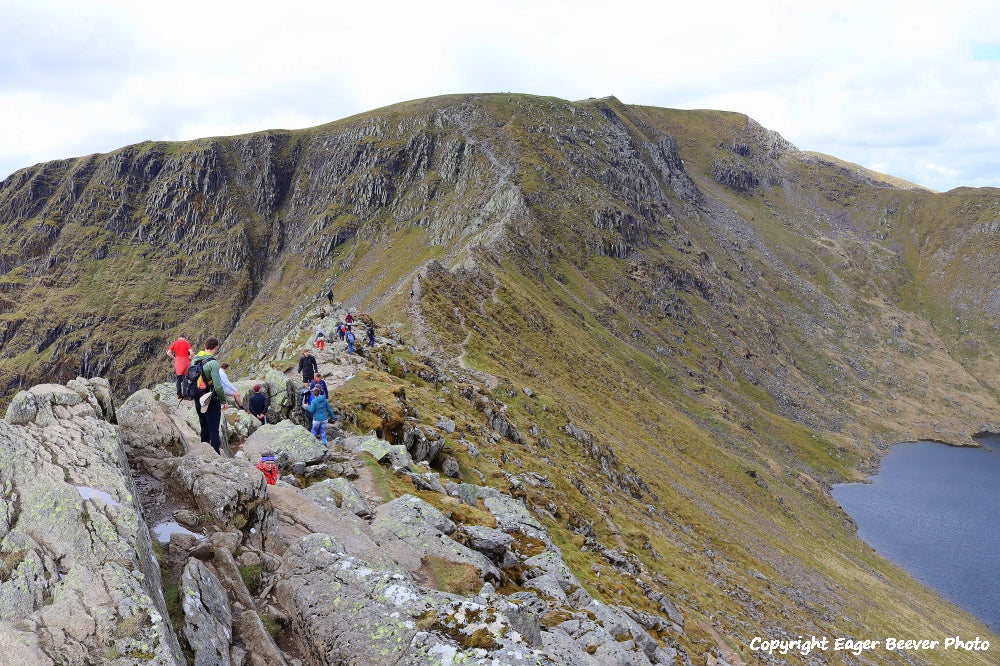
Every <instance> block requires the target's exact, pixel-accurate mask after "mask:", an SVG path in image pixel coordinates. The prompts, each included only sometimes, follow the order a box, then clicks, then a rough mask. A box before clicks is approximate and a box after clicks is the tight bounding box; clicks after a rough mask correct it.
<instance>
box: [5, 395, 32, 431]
mask: <svg viewBox="0 0 1000 666" xmlns="http://www.w3.org/2000/svg"><path fill="white" fill-rule="evenodd" d="M37 413H38V404H37V403H36V402H35V395H34V394H33V393H31V392H30V391H18V392H17V393H15V394H14V397H13V398H11V401H10V404H9V405H7V414H6V415H5V416H4V420H5V421H7V423H11V424H13V425H27V424H28V423H31V422H32V421H33V420H35V415H36V414H37Z"/></svg>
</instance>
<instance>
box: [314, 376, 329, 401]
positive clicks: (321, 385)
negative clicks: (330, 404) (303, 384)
mask: <svg viewBox="0 0 1000 666" xmlns="http://www.w3.org/2000/svg"><path fill="white" fill-rule="evenodd" d="M317 386H318V387H319V388H320V390H321V391H323V395H324V396H326V398H327V399H328V400H329V399H330V390H329V389H328V388H327V387H326V382H325V381H323V378H322V377H321V376H320V374H319V373H318V372H317V373H316V374H315V375H313V380H312V383H311V384H309V390H310V391H312V390H313V389H314V388H316V387H317Z"/></svg>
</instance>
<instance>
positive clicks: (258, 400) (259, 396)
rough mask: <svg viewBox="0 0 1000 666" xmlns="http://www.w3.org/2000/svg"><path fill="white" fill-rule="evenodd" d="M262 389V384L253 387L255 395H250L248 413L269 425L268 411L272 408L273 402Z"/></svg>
mask: <svg viewBox="0 0 1000 666" xmlns="http://www.w3.org/2000/svg"><path fill="white" fill-rule="evenodd" d="M262 388H263V387H262V386H261V385H260V384H254V385H253V393H251V394H250V400H248V401H247V407H248V410H247V411H249V412H250V413H251V414H252V415H254V416H256V417H257V420H259V421H260V422H261V423H267V410H268V408H269V407H270V406H271V400H270V399H269V398H268V397H267V394H266V393H264V392H263V391H262Z"/></svg>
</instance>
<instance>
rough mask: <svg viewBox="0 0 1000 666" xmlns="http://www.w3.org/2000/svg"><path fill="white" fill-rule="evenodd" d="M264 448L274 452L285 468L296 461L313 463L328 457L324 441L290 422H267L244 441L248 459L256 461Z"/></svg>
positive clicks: (244, 449) (307, 463)
mask: <svg viewBox="0 0 1000 666" xmlns="http://www.w3.org/2000/svg"><path fill="white" fill-rule="evenodd" d="M265 451H273V452H274V454H275V456H277V458H278V462H279V464H280V465H281V466H282V467H290V466H291V465H294V464H295V463H305V464H306V465H311V464H313V463H317V462H320V461H322V460H323V459H324V457H325V456H326V447H325V446H323V442H321V441H319V440H318V439H316V438H315V437H313V435H312V433H311V432H309V431H308V430H306V429H305V428H303V427H302V426H300V425H296V424H295V423H292V422H291V421H280V422H278V423H268V424H265V425H263V426H261V427H260V428H258V429H257V430H256V431H255V432H254V433H253V434H252V435H250V437H248V438H247V441H246V442H244V443H243V452H244V453H245V454H246V457H247V460H249V461H251V462H256V461H258V460H260V455H261V454H262V453H264V452H265Z"/></svg>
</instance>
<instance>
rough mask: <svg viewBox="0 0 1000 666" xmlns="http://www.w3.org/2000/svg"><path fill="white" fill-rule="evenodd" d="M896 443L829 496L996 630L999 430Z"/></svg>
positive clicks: (999, 613)
mask: <svg viewBox="0 0 1000 666" xmlns="http://www.w3.org/2000/svg"><path fill="white" fill-rule="evenodd" d="M977 441H978V442H979V444H981V445H982V446H981V448H978V449H977V448H964V447H953V446H946V445H944V444H937V443H934V442H910V443H906V444H896V445H895V446H893V447H892V448H891V449H890V451H889V453H888V454H887V455H886V456H885V459H884V460H883V461H882V467H881V468H880V469H879V472H878V474H877V475H876V476H874V477H871V479H870V481H871V483H844V484H838V485H835V486H834V487H833V498H834V499H835V500H836V501H837V502H838V503H839V504H840V506H841V507H843V509H844V511H846V512H847V513H848V514H849V515H850V516H851V518H853V519H854V522H855V523H857V525H858V536H859V537H861V538H862V539H864V541H865V542H866V543H868V544H869V545H871V546H872V548H874V549H875V550H876V551H877V552H878V553H879V554H880V555H882V556H883V557H885V558H886V559H889V560H892V561H893V562H895V563H896V564H898V565H899V566H901V567H902V568H903V569H905V570H906V571H907V572H908V573H909V574H910V575H911V576H913V577H914V578H915V579H917V580H919V581H920V582H922V583H924V584H926V585H927V586H928V587H931V588H933V589H934V590H936V591H937V592H938V593H939V594H940V595H941V596H943V597H944V598H946V599H948V600H949V601H951V602H953V603H955V604H956V605H958V606H961V607H962V608H964V609H966V610H967V611H969V612H970V613H972V614H973V615H975V616H976V617H977V618H979V619H980V620H982V621H983V622H984V623H986V624H987V625H989V627H990V628H991V629H992V630H993V631H1000V573H998V572H1000V437H986V438H982V439H979V440H977Z"/></svg>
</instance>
